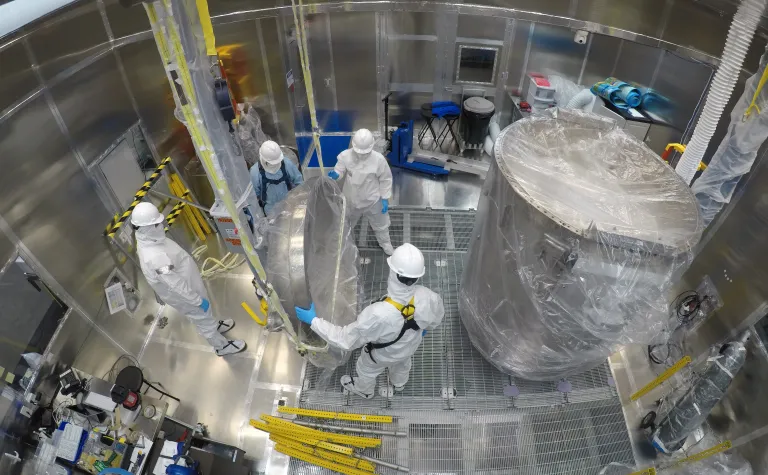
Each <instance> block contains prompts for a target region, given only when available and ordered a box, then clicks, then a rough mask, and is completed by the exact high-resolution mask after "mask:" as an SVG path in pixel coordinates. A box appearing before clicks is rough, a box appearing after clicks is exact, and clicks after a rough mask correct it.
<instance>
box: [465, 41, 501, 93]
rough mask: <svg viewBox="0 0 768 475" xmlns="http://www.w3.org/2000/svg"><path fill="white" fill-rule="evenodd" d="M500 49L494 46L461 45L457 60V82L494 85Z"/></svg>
mask: <svg viewBox="0 0 768 475" xmlns="http://www.w3.org/2000/svg"><path fill="white" fill-rule="evenodd" d="M498 55H499V48H495V47H492V46H469V45H459V54H458V58H457V60H456V82H461V83H469V84H488V85H493V84H494V78H495V77H496V60H497V57H498Z"/></svg>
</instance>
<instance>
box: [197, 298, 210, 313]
mask: <svg viewBox="0 0 768 475" xmlns="http://www.w3.org/2000/svg"><path fill="white" fill-rule="evenodd" d="M200 308H202V309H203V312H207V311H208V309H209V308H211V303H210V302H209V301H208V299H203V303H201V304H200Z"/></svg>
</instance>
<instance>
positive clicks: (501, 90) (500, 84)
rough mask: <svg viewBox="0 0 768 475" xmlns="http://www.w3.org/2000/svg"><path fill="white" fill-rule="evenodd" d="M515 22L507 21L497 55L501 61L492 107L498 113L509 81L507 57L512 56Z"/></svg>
mask: <svg viewBox="0 0 768 475" xmlns="http://www.w3.org/2000/svg"><path fill="white" fill-rule="evenodd" d="M516 26H517V22H516V21H515V20H513V19H509V20H507V26H506V27H505V28H504V43H503V45H502V47H501V51H499V54H500V55H501V61H500V62H499V69H498V75H497V77H496V98H495V100H494V105H495V106H496V112H497V113H500V112H501V109H502V107H503V104H504V95H505V94H506V93H507V80H508V79H509V56H510V55H511V54H512V49H513V48H514V46H515V28H516Z"/></svg>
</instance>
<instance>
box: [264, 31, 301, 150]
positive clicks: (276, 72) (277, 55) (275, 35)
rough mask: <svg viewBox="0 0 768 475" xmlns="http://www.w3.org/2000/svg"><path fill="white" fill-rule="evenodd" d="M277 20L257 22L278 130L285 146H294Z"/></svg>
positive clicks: (284, 60)
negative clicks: (262, 43) (259, 26)
mask: <svg viewBox="0 0 768 475" xmlns="http://www.w3.org/2000/svg"><path fill="white" fill-rule="evenodd" d="M277 22H278V19H277V18H262V19H260V20H259V24H260V25H261V30H262V36H263V38H264V48H265V49H266V51H267V63H268V64H269V76H270V79H271V82H272V98H273V99H274V101H275V108H276V109H277V117H278V124H277V127H278V130H279V132H280V136H281V137H283V140H284V141H285V144H286V145H295V139H294V137H295V132H294V125H293V124H294V122H293V111H292V110H291V102H290V99H289V96H288V85H287V82H286V73H287V69H286V62H287V58H285V57H284V55H283V48H282V46H281V37H280V35H281V30H280V29H279V28H278V25H277Z"/></svg>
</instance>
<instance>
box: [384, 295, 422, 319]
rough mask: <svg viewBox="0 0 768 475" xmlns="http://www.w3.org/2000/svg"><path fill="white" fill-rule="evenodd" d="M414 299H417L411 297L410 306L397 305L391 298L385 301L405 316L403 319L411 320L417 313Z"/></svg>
mask: <svg viewBox="0 0 768 475" xmlns="http://www.w3.org/2000/svg"><path fill="white" fill-rule="evenodd" d="M414 298H415V297H411V301H410V302H408V305H403V304H401V303H397V302H395V301H394V300H392V299H391V298H389V297H387V298H385V299H384V301H385V302H387V303H388V304H391V305H392V306H393V307H395V308H396V309H398V310H400V313H401V314H402V315H403V318H405V319H406V320H410V319H412V318H413V314H414V313H416V307H415V306H414V305H413V301H414V300H413V299H414Z"/></svg>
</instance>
